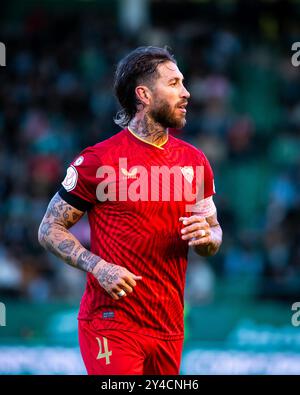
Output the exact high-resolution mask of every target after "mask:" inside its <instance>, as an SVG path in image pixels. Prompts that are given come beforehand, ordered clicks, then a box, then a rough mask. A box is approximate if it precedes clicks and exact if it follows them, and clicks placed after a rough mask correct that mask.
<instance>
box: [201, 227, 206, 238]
mask: <svg viewBox="0 0 300 395" xmlns="http://www.w3.org/2000/svg"><path fill="white" fill-rule="evenodd" d="M205 234H206V233H205V230H203V229H202V230H201V236H202V237H204V236H205Z"/></svg>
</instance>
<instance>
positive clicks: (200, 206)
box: [193, 196, 217, 218]
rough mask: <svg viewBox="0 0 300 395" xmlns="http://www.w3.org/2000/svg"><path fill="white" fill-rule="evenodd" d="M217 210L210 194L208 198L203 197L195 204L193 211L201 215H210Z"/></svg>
mask: <svg viewBox="0 0 300 395" xmlns="http://www.w3.org/2000/svg"><path fill="white" fill-rule="evenodd" d="M216 211H217V209H216V206H215V203H214V201H213V197H212V196H210V197H208V198H206V199H202V200H200V201H199V202H197V203H196V204H195V205H194V208H193V212H194V213H196V214H198V215H201V217H205V218H207V217H210V216H212V215H214V213H215V212H216Z"/></svg>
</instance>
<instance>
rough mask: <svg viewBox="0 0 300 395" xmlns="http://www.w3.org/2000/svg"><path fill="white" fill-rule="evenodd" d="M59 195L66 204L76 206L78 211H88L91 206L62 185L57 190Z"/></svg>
mask: <svg viewBox="0 0 300 395" xmlns="http://www.w3.org/2000/svg"><path fill="white" fill-rule="evenodd" d="M58 193H59V195H60V197H61V198H62V199H64V201H66V202H67V203H68V204H70V205H71V206H73V207H75V208H77V210H80V211H88V210H90V209H91V208H92V207H93V204H92V203H90V202H88V201H86V200H84V199H82V198H80V197H78V196H76V195H73V194H72V193H70V192H67V191H66V190H65V188H64V187H61V188H60V190H59V191H58Z"/></svg>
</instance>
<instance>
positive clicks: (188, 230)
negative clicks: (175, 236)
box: [179, 215, 212, 246]
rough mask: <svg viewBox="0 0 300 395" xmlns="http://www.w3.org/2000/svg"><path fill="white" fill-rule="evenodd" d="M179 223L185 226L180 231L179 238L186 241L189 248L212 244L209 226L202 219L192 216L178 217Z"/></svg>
mask: <svg viewBox="0 0 300 395" xmlns="http://www.w3.org/2000/svg"><path fill="white" fill-rule="evenodd" d="M179 221H181V222H182V223H183V225H186V226H185V227H184V228H182V229H181V234H182V236H181V238H182V240H188V244H189V246H196V245H208V244H210V243H211V242H212V239H211V230H210V225H209V223H208V222H207V221H206V219H205V218H204V217H200V216H199V215H192V216H191V217H180V218H179Z"/></svg>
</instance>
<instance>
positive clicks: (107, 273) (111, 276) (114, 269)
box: [98, 263, 122, 288]
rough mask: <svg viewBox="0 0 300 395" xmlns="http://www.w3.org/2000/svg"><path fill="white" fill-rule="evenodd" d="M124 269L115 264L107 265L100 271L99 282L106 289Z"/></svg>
mask: <svg viewBox="0 0 300 395" xmlns="http://www.w3.org/2000/svg"><path fill="white" fill-rule="evenodd" d="M121 271H122V268H121V267H120V266H117V265H114V264H113V263H107V264H105V266H104V267H103V268H102V269H101V270H100V273H99V277H98V281H99V282H100V284H101V285H102V286H103V287H104V288H105V287H107V286H109V285H111V284H113V283H114V282H115V281H116V280H117V279H118V278H119V275H120V272H121Z"/></svg>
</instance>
